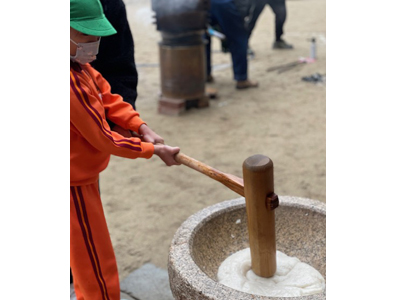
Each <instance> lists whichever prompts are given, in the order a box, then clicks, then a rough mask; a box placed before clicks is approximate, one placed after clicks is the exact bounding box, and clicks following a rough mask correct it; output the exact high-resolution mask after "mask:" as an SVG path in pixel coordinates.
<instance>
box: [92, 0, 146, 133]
mask: <svg viewBox="0 0 400 300" xmlns="http://www.w3.org/2000/svg"><path fill="white" fill-rule="evenodd" d="M100 2H101V4H102V5H103V10H104V14H105V15H106V18H107V19H108V20H109V21H110V23H111V24H112V25H113V27H114V28H115V29H116V30H117V34H114V35H111V36H107V37H103V38H102V39H101V42H100V48H99V54H98V55H97V59H96V60H95V61H94V62H92V63H91V65H92V66H93V67H94V68H95V69H96V70H97V71H99V72H100V73H101V74H102V75H103V77H104V78H105V79H106V80H107V81H108V82H109V83H110V85H111V92H112V93H114V94H119V95H121V96H122V98H123V100H124V101H125V102H128V103H129V104H131V105H132V106H133V108H134V109H135V110H136V106H135V102H136V98H137V90H136V88H137V84H138V73H137V70H136V65H135V58H134V41H133V37H132V33H131V30H130V27H129V23H128V19H127V17H126V9H125V4H124V2H123V1H122V0H100ZM110 127H111V128H112V126H110Z"/></svg>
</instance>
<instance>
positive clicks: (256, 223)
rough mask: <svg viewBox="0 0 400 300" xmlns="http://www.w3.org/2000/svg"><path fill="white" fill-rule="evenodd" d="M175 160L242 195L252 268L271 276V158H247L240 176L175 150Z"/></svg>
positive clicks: (273, 254) (273, 253) (273, 246)
mask: <svg viewBox="0 0 400 300" xmlns="http://www.w3.org/2000/svg"><path fill="white" fill-rule="evenodd" d="M175 160H176V161H177V162H178V163H181V164H183V165H185V166H187V167H189V168H192V169H194V170H196V171H198V172H200V173H203V174H204V175H207V176H208V177H210V178H212V179H214V180H217V181H219V182H220V183H222V184H223V185H225V186H226V187H228V188H229V189H231V190H232V191H234V192H236V193H238V194H239V195H241V196H243V197H245V199H246V212H247V228H248V231H249V244H250V252H251V266H252V270H253V272H254V273H255V274H257V275H258V276H261V277H265V278H268V277H272V276H273V275H274V274H275V272H276V239H275V212H274V209H275V208H276V207H278V205H279V199H278V196H277V195H275V193H274V172H273V163H272V160H271V159H269V158H268V157H267V156H264V155H253V156H251V157H249V158H247V159H246V160H245V161H244V163H243V179H244V180H243V179H242V178H239V177H237V176H234V175H231V174H227V173H224V172H221V171H219V170H217V169H214V168H212V167H210V166H208V165H206V164H204V163H202V162H200V161H198V160H195V159H194V158H191V157H189V156H187V155H185V154H183V153H181V152H179V153H178V154H176V156H175Z"/></svg>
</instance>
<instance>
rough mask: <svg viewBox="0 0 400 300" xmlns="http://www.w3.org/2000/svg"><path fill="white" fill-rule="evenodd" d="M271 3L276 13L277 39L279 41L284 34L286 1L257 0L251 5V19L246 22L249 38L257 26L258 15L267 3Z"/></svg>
mask: <svg viewBox="0 0 400 300" xmlns="http://www.w3.org/2000/svg"><path fill="white" fill-rule="evenodd" d="M267 4H268V5H269V6H270V7H271V9H272V11H273V12H274V14H275V40H276V41H279V40H280V39H281V37H282V35H283V25H284V24H285V21H286V2H285V0H256V1H253V4H252V5H251V7H250V19H249V21H248V22H246V29H247V31H248V32H249V38H250V36H251V33H252V31H253V29H254V27H255V26H256V22H257V20H258V17H259V16H260V14H261V13H262V11H263V9H264V7H265V5H267Z"/></svg>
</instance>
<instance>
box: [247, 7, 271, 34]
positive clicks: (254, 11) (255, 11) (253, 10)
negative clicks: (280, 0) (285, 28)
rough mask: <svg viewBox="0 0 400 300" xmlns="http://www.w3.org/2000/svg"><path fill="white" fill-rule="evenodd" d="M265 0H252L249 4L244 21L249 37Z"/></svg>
mask: <svg viewBox="0 0 400 300" xmlns="http://www.w3.org/2000/svg"><path fill="white" fill-rule="evenodd" d="M265 4H266V2H265V1H264V0H256V1H252V4H251V6H250V12H249V18H248V20H246V21H245V28H246V30H247V32H248V33H249V39H250V36H251V33H252V32H253V29H254V27H255V26H256V23H257V20H258V18H259V16H260V15H261V13H262V12H263V10H264V7H265Z"/></svg>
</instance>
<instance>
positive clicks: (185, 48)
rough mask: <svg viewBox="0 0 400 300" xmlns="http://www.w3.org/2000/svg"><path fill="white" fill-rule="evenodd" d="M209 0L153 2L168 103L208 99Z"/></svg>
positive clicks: (163, 94)
mask: <svg viewBox="0 0 400 300" xmlns="http://www.w3.org/2000/svg"><path fill="white" fill-rule="evenodd" d="M209 8H210V2H209V0H152V9H153V11H154V12H155V24H156V26H157V30H158V31H160V33H161V38H162V40H161V42H159V54H160V56H159V57H160V72H161V94H162V97H166V98H169V99H180V100H193V99H200V98H202V97H205V81H206V57H205V47H204V39H203V36H204V33H205V30H206V29H207V24H208V10H209Z"/></svg>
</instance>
